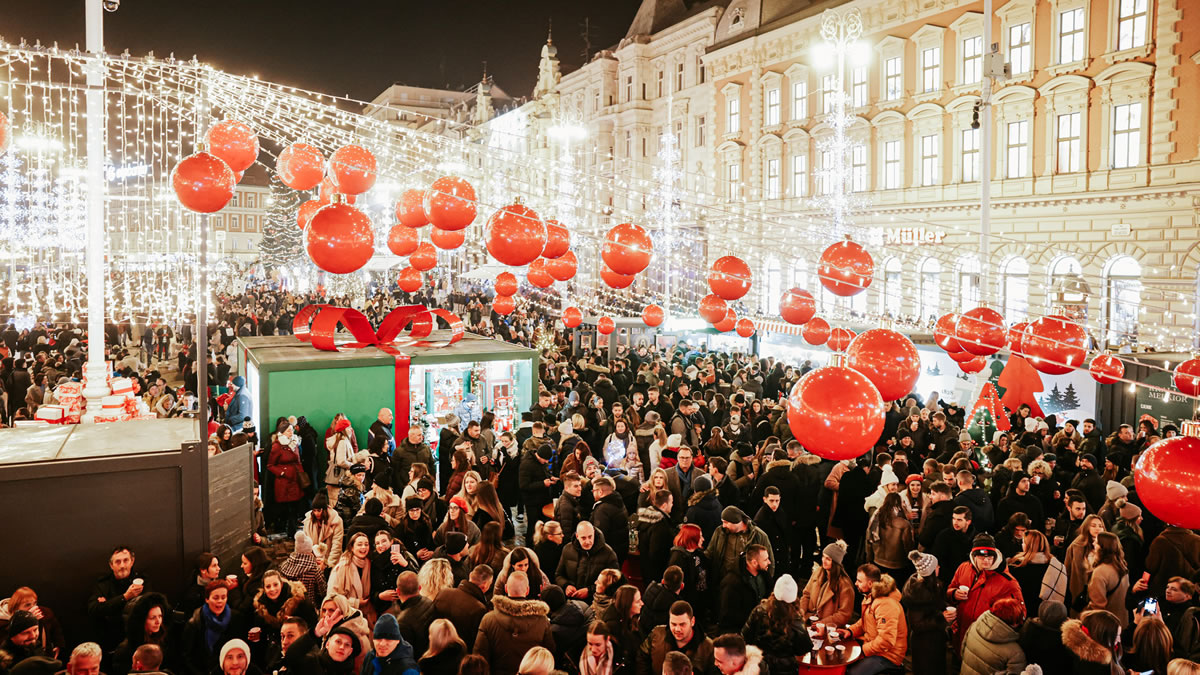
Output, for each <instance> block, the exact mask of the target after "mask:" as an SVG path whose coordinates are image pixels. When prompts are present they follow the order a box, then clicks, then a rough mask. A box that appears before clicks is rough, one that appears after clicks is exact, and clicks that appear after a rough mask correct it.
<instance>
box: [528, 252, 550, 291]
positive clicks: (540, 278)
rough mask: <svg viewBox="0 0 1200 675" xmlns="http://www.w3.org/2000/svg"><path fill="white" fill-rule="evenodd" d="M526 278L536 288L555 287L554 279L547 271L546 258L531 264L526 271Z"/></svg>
mask: <svg viewBox="0 0 1200 675" xmlns="http://www.w3.org/2000/svg"><path fill="white" fill-rule="evenodd" d="M525 278H526V279H527V280H528V281H529V283H530V284H531V285H533V286H534V287H536V288H550V287H551V286H553V285H554V277H552V276H550V272H549V271H548V270H547V269H546V259H545V258H538V259H537V260H534V261H533V262H531V263H529V269H528V270H526V271H525Z"/></svg>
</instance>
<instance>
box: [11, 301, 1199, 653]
mask: <svg viewBox="0 0 1200 675" xmlns="http://www.w3.org/2000/svg"><path fill="white" fill-rule="evenodd" d="M311 300H312V298H303V297H296V296H291V295H288V294H286V293H282V292H278V291H266V290H263V291H260V292H257V293H254V294H252V295H247V296H246V297H243V298H239V299H237V300H230V301H228V302H226V303H224V305H223V310H222V312H221V313H220V314H218V316H217V317H216V324H215V325H214V330H213V331H212V340H213V342H211V343H210V354H211V356H210V359H212V360H213V363H212V364H211V365H213V366H214V367H215V366H217V365H223V364H222V363H221V361H220V360H219V359H220V357H221V356H222V354H223V353H224V350H225V349H227V348H228V347H227V343H226V340H229V341H230V342H232V340H233V336H236V335H242V334H277V333H279V332H284V333H286V332H287V331H288V330H290V327H291V316H293V315H294V312H295V311H296V310H297V309H298V308H299V307H301V306H303V305H304V304H307V302H309V301H311ZM411 300H413V298H408V297H399V296H397V295H392V294H386V293H378V294H374V295H372V296H371V298H370V299H369V300H368V301H367V302H366V303H365V304H360V305H359V306H361V307H362V308H363V310H364V313H366V314H367V315H368V317H370V318H372V320H373V321H375V320H378V318H380V317H381V316H382V315H384V314H386V311H387V310H388V309H390V307H392V306H394V305H395V304H398V303H404V302H408V301H411ZM420 300H422V301H427V303H428V304H437V305H441V306H447V307H448V308H451V309H452V311H456V312H461V314H460V316H464V318H465V319H466V321H467V322H468V324H469V326H470V329H475V328H477V327H478V326H480V325H481V324H483V325H486V326H489V327H490V328H491V330H492V331H493V332H494V334H496V335H498V336H502V337H504V338H505V339H514V340H521V339H525V340H528V339H530V338H531V336H532V334H533V333H534V331H535V330H536V329H537V327H538V326H548V325H549V324H548V323H547V319H546V317H543V316H537V315H532V314H523V313H520V312H518V313H515V314H514V315H511V316H508V317H501V316H499V315H495V314H490V315H489V314H488V313H487V311H486V309H485V308H486V307H488V303H487V298H486V297H484V296H480V295H477V294H466V293H464V294H449V295H448V296H447V297H444V298H439V297H432V298H421V299H420ZM335 304H336V303H335ZM181 332H182V331H181ZM60 337H61V334H58V335H55V339H53V340H51V342H53V343H55V345H57V344H59V343H61V342H62V340H60V339H59V338H60ZM558 338H559V339H558V344H557V346H556V349H553V350H547V351H545V352H544V353H543V358H542V359H541V361H540V365H539V368H540V371H539V382H540V388H539V392H538V395H537V402H536V403H535V404H534V405H533V407H532V408H531V409H529V410H528V411H525V412H523V413H522V414H521V416H520V420H519V422H518V423H517V424H516V427H515V428H514V429H511V430H500V429H497V428H496V420H495V417H494V416H493V415H492V414H491V412H489V411H486V410H479V409H478V408H473V407H464V408H463V409H462V410H460V411H458V412H456V413H451V414H448V415H446V416H444V417H443V418H441V419H440V420H439V423H438V424H439V429H438V434H437V440H436V442H435V443H432V444H431V443H428V442H427V441H426V434H425V433H424V430H423V429H422V427H420V426H419V425H416V424H413V425H411V426H410V425H408V424H407V420H404V419H402V418H397V417H396V416H395V414H394V412H393V411H392V410H390V409H387V408H381V409H380V410H379V413H378V416H377V419H376V420H374V421H373V422H372V424H371V425H370V431H369V432H368V434H367V437H366V438H358V437H356V435H355V432H354V427H353V426H352V425H351V424H350V421H349V420H348V419H346V417H345V416H344V415H338V416H336V417H335V418H334V419H333V421H332V422H331V423H330V424H329V426H328V427H327V428H325V429H319V428H315V427H313V426H312V425H311V424H309V423H308V421H307V419H306V418H305V417H304V415H303V414H302V413H303V412H304V411H296V412H297V413H299V414H298V416H297V417H295V418H280V419H278V420H275V423H274V425H273V427H272V428H271V429H270V430H264V437H263V438H262V440H261V442H259V440H258V436H257V434H256V433H255V430H253V429H252V428H246V427H245V426H244V425H242V426H239V425H238V420H243V419H244V416H243V412H244V409H243V408H242V406H243V405H244V400H243V396H242V395H243V393H244V381H243V382H240V383H239V380H240V378H236V377H235V378H229V377H228V375H229V373H228V371H226V372H225V373H224V375H221V374H217V373H213V375H214V376H213V378H212V379H211V380H210V382H212V383H213V386H214V387H216V388H218V389H221V390H222V391H220V392H219V393H225V392H224V391H223V389H224V388H225V387H228V389H229V392H228V393H229V394H231V396H230V397H229V398H227V399H222V400H221V401H220V402H217V401H214V403H215V404H216V407H215V410H217V411H218V413H217V414H218V416H219V417H220V418H221V419H223V420H224V422H225V423H224V424H221V425H217V426H216V427H215V431H214V435H213V438H212V439H211V440H210V448H211V449H210V451H211V452H221V451H223V450H227V449H230V448H233V447H237V446H239V445H241V444H242V443H243V442H246V441H249V442H251V443H254V444H255V445H256V446H257V447H258V448H259V452H258V453H257V460H258V461H257V462H256V469H257V478H258V483H259V488H260V490H261V492H260V495H259V496H260V498H261V501H262V518H261V520H260V522H258V523H256V525H255V531H254V532H253V533H252V535H251V536H252V540H251V541H249V542H248V546H247V548H246V549H245V550H244V552H243V554H242V555H241V557H240V559H239V560H236V561H222V560H218V559H217V558H216V557H215V556H213V555H212V554H210V553H203V554H200V555H199V556H198V557H197V558H196V559H195V565H194V569H193V570H191V571H189V572H188V575H187V581H186V583H185V584H184V588H185V590H184V591H183V592H182V593H178V594H176V597H166V596H164V595H163V594H161V593H159V592H156V591H155V590H154V588H153V584H152V582H151V581H150V580H146V579H144V578H143V577H142V576H141V575H140V574H139V572H138V571H137V568H136V564H135V563H136V558H135V552H134V551H131V550H129V549H128V548H126V547H123V546H117V547H116V548H115V549H114V550H113V551H112V552H111V555H110V556H109V560H108V565H109V568H110V571H109V572H108V573H107V574H106V575H105V576H104V577H102V578H101V579H100V580H99V581H98V582H97V583H96V586H95V590H94V591H93V593H92V596H91V597H90V598H88V599H87V614H88V617H89V619H90V621H91V635H90V636H89V637H90V640H89V641H87V642H82V643H80V644H78V645H77V646H74V647H73V648H69V645H68V643H67V642H66V639H65V637H64V635H63V631H62V630H61V628H60V627H59V625H58V622H57V621H56V619H55V615H54V613H53V612H52V611H51V609H50V608H47V607H42V606H40V605H39V604H38V602H37V592H36V589H31V588H29V587H26V586H21V587H19V588H16V589H15V590H14V591H13V593H12V596H11V597H10V598H9V599H8V600H6V601H3V602H0V640H2V642H0V673H4V674H7V673H9V672H11V673H36V672H54V670H53V669H56V668H58V667H59V664H58V663H57V662H56V661H61V662H63V663H66V670H67V672H69V673H72V674H73V675H74V674H76V673H77V674H79V675H83V674H85V673H86V674H88V675H91V674H93V673H96V672H99V669H100V668H101V667H103V670H104V672H106V673H110V675H126V674H127V673H146V672H170V673H185V674H186V675H204V674H205V673H214V674H216V673H221V674H223V675H246V674H247V673H249V674H251V675H258V673H268V672H270V673H280V672H289V673H291V672H295V673H305V674H308V673H314V674H315V673H347V674H349V673H356V674H362V675H382V674H384V673H409V672H413V673H417V672H419V673H431V674H441V673H446V674H451V675H454V674H457V673H464V674H468V675H475V674H477V673H501V674H506V675H507V674H511V673H521V674H522V675H550V674H551V673H554V672H563V673H582V674H584V675H612V674H615V675H621V674H626V673H629V674H636V675H658V674H659V673H670V674H671V675H678V674H682V673H705V674H708V675H716V674H717V673H720V674H721V675H735V674H741V675H755V674H759V675H766V674H768V673H770V674H772V675H782V674H785V673H797V672H799V671H800V670H801V669H802V668H806V667H807V664H808V663H813V662H818V661H820V662H822V663H829V662H835V663H836V661H837V659H839V658H840V659H843V662H844V664H845V666H846V672H848V673H851V674H852V675H873V674H876V673H905V672H912V673H917V674H920V675H925V674H932V675H938V674H944V673H952V672H960V673H963V674H986V673H1004V672H1007V673H1022V672H1028V673H1036V672H1045V673H1080V674H1085V673H1086V674H1090V673H1124V672H1129V673H1156V674H1160V675H1167V674H1171V675H1174V674H1175V673H1200V665H1197V663H1195V661H1197V660H1200V609H1198V606H1200V603H1198V602H1197V596H1196V590H1197V589H1196V583H1197V581H1198V580H1200V535H1197V534H1196V533H1194V532H1192V531H1189V530H1187V529H1184V528H1182V527H1177V526H1174V525H1172V524H1170V523H1163V522H1161V521H1159V520H1157V519H1156V518H1155V517H1154V515H1153V514H1151V513H1149V512H1148V511H1147V510H1145V509H1144V508H1143V507H1142V502H1141V499H1140V498H1139V496H1138V494H1137V489H1136V485H1135V483H1134V481H1133V478H1132V476H1131V473H1130V471H1131V466H1132V465H1133V463H1134V462H1136V459H1137V457H1138V455H1139V454H1140V453H1141V452H1142V451H1143V450H1144V449H1145V448H1146V447H1148V446H1149V445H1151V444H1152V443H1154V442H1156V441H1157V440H1158V439H1159V438H1162V437H1166V436H1171V435H1174V434H1176V433H1178V432H1177V430H1176V429H1174V428H1173V427H1170V426H1166V427H1163V428H1161V429H1160V428H1158V427H1157V426H1156V425H1155V424H1154V423H1153V422H1152V421H1149V420H1147V421H1145V422H1142V423H1141V424H1139V425H1138V426H1137V427H1136V428H1135V427H1133V426H1130V425H1120V426H1118V427H1117V428H1116V429H1111V430H1109V431H1108V432H1107V433H1106V432H1105V431H1104V430H1102V429H1101V428H1100V425H1099V424H1098V423H1097V422H1096V421H1095V420H1092V419H1087V420H1082V421H1077V420H1059V419H1058V418H1056V417H1054V416H1048V417H1046V418H1044V419H1041V418H1035V417H1032V416H1031V415H1030V409H1029V408H1028V406H1022V407H1021V408H1020V409H1018V410H1017V411H1014V412H1013V413H1012V418H1011V420H1010V422H1011V431H998V432H996V433H995V434H994V436H992V437H991V438H990V439H988V440H989V442H988V443H986V444H983V445H980V444H977V443H975V442H974V441H972V440H971V436H970V434H967V433H965V429H964V428H963V427H964V423H965V420H964V416H965V413H966V411H965V410H964V409H963V408H961V407H960V406H958V405H956V404H955V403H954V402H950V401H944V400H942V399H941V398H940V397H939V395H938V393H937V392H932V393H929V394H924V395H921V394H918V393H916V392H914V393H913V394H911V395H910V396H909V397H906V399H905V400H902V401H893V402H890V403H889V404H888V410H887V415H886V424H885V428H884V431H883V433H882V435H881V437H880V439H879V441H878V443H877V445H876V447H875V448H874V449H873V450H872V451H870V452H868V453H866V454H864V455H863V456H861V457H858V458H856V459H851V460H846V461H830V460H826V459H822V458H820V457H818V456H816V455H813V454H811V453H809V452H808V451H807V450H806V449H805V448H804V447H802V446H801V445H800V443H799V442H797V441H796V440H795V439H794V438H793V436H792V431H791V428H790V427H789V425H788V421H787V414H786V408H785V401H786V395H787V392H788V391H789V390H790V388H791V386H792V384H793V383H794V382H795V381H796V380H797V379H798V378H799V377H800V376H802V375H803V374H804V372H806V371H807V370H808V369H810V368H811V367H812V365H811V364H807V363H806V364H795V365H789V364H785V363H782V362H779V361H776V360H774V359H756V358H754V357H752V356H749V355H746V354H725V353H716V352H709V351H707V350H706V349H704V348H691V347H688V346H687V345H682V344H681V345H679V346H678V347H676V348H674V349H671V350H667V351H658V350H654V349H651V348H649V347H646V346H638V347H636V348H634V349H632V350H631V349H627V348H625V347H620V348H618V349H617V350H616V352H615V353H616V355H615V356H614V357H612V358H609V357H607V355H606V354H605V353H601V352H593V353H588V354H570V350H569V348H568V347H567V345H568V343H567V342H566V339H565V337H564V336H563V335H559V336H558ZM0 341H5V340H4V335H3V334H0ZM168 342H170V341H168ZM181 342H182V344H183V348H182V349H180V351H182V352H185V356H184V357H182V358H183V360H184V361H186V358H187V356H186V352H187V351H189V349H188V346H187V345H188V344H190V336H187V335H183V336H181ZM33 344H42V341H41V340H40V339H35V340H34V343H33ZM114 344H115V347H114V349H115V350H116V351H117V352H118V353H121V352H122V351H127V350H128V349H129V344H132V343H131V342H130V343H126V344H125V345H122V343H121V341H120V340H119V339H118V340H117V341H116V342H115V343H114ZM168 346H169V345H168ZM70 349H71V347H70V346H68V347H67V348H65V349H64V350H63V351H62V352H61V353H58V354H57V355H55V356H53V358H51V357H49V356H47V357H41V356H39V355H38V354H40V352H37V351H36V350H35V351H33V354H34V356H33V357H32V358H33V360H34V362H33V363H30V368H29V369H31V370H32V369H35V368H36V367H37V366H38V364H39V363H40V364H42V365H41V368H42V371H43V372H42V374H43V375H45V373H44V370H45V369H46V368H48V367H50V366H46V365H44V363H45V361H49V362H51V363H55V364H57V362H58V360H59V359H60V358H62V359H65V360H66V363H67V364H68V365H67V367H66V368H64V369H63V370H61V371H59V370H58V369H57V368H56V367H55V371H56V373H57V372H64V373H69V372H71V369H72V366H75V367H77V366H78V364H79V358H80V357H79V356H78V354H76V355H75V357H74V362H72V360H71V359H72V357H70V356H68V354H67V352H68V351H69V350H70ZM13 350H14V352H15V353H22V350H21V349H20V345H15V346H14V347H13ZM76 351H78V350H76ZM52 353H53V352H52ZM167 356H171V352H170V349H169V348H168V350H167ZM138 358H143V357H142V356H141V355H139V356H138ZM225 363H227V361H226V362H225ZM138 365H149V364H141V363H139V364H138ZM183 365H185V366H186V365H187V364H186V363H183ZM12 370H13V368H11V367H8V368H7V371H6V372H11V371H12ZM184 387H185V388H186V385H184ZM8 391H9V392H10V394H11V392H12V389H11V388H9V389H8ZM216 393H218V392H214V394H216ZM9 406H10V407H11V400H10V402H9ZM218 421H219V420H218ZM268 431H269V432H268ZM273 542H274V543H276V544H283V545H284V548H285V550H286V555H285V556H274V557H273V556H272V554H271V553H269V550H270V549H273V548H275V547H273V546H272V543H273ZM285 542H286V543H285ZM230 564H234V565H235V567H236V569H235V570H234V571H233V573H231V574H227V573H226V572H227V570H226V569H224V568H225V567H226V566H228V565H230ZM10 583H14V584H16V583H20V580H10Z"/></svg>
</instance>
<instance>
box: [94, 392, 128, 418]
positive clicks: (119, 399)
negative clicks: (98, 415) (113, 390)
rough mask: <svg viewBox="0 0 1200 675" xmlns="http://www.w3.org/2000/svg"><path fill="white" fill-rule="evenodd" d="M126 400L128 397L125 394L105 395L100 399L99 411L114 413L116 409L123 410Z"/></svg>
mask: <svg viewBox="0 0 1200 675" xmlns="http://www.w3.org/2000/svg"><path fill="white" fill-rule="evenodd" d="M127 400H129V399H128V397H126V396H112V395H109V396H105V397H104V398H102V399H100V408H101V412H104V413H110V414H115V413H116V412H118V411H124V410H125V402H126V401H127Z"/></svg>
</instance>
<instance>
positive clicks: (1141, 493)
mask: <svg viewBox="0 0 1200 675" xmlns="http://www.w3.org/2000/svg"><path fill="white" fill-rule="evenodd" d="M1197 457H1200V438H1193V437H1191V436H1175V437H1174V438H1165V439H1163V440H1161V441H1159V442H1157V443H1155V444H1154V445H1151V446H1150V447H1149V448H1146V450H1145V451H1144V452H1142V454H1141V455H1140V456H1139V457H1138V461H1137V464H1134V465H1133V480H1134V484H1135V485H1136V486H1137V494H1138V497H1139V498H1141V500H1142V505H1143V506H1145V507H1146V508H1147V509H1150V513H1152V514H1154V515H1155V517H1157V518H1158V519H1160V520H1162V521H1163V522H1165V523H1166V524H1168V525H1175V526H1177V527H1183V528H1187V529H1189V530H1194V529H1197V528H1200V509H1197V508H1196V505H1197V504H1200V471H1197V469H1196V458H1197Z"/></svg>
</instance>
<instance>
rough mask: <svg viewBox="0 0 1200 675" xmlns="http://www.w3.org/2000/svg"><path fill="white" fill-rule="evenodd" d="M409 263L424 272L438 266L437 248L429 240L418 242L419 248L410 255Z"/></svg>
mask: <svg viewBox="0 0 1200 675" xmlns="http://www.w3.org/2000/svg"><path fill="white" fill-rule="evenodd" d="M408 264H410V265H412V266H413V267H415V268H417V269H419V270H421V271H422V272H428V271H429V270H431V269H433V268H434V267H436V266H437V249H436V248H434V247H433V244H431V243H429V242H427V241H423V242H421V243H420V244H417V250H415V251H413V252H412V255H410V256H408Z"/></svg>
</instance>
